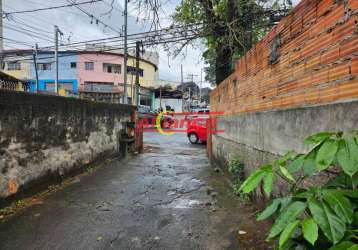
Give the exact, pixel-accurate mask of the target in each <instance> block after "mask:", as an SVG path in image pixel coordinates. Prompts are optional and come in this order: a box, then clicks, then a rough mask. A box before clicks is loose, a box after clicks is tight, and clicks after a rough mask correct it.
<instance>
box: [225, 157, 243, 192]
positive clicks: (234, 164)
mask: <svg viewBox="0 0 358 250" xmlns="http://www.w3.org/2000/svg"><path fill="white" fill-rule="evenodd" d="M244 168H245V165H244V163H243V161H242V160H241V158H240V156H239V155H234V156H233V157H231V159H230V161H229V165H228V170H229V173H230V174H231V175H232V177H233V179H234V183H233V185H232V186H233V190H234V193H235V194H236V195H240V194H241V192H240V187H241V184H242V182H243V181H244V176H245V173H244ZM242 196H243V195H242Z"/></svg>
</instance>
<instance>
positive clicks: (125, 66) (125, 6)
mask: <svg viewBox="0 0 358 250" xmlns="http://www.w3.org/2000/svg"><path fill="white" fill-rule="evenodd" d="M127 60H128V0H124V65H123V70H124V95H123V103H124V104H128V93H127V77H128V76H127V73H128V72H127ZM132 102H133V100H132Z"/></svg>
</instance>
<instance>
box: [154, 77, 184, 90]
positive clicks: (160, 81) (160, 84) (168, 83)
mask: <svg viewBox="0 0 358 250" xmlns="http://www.w3.org/2000/svg"><path fill="white" fill-rule="evenodd" d="M180 84H181V83H180V82H176V81H169V80H163V79H158V80H157V81H156V82H155V88H159V87H168V86H170V87H171V88H172V89H177V88H178V87H179V86H180Z"/></svg>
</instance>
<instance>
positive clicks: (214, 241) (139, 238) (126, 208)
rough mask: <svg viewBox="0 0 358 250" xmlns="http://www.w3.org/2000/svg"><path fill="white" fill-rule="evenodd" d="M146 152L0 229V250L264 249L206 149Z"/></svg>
mask: <svg viewBox="0 0 358 250" xmlns="http://www.w3.org/2000/svg"><path fill="white" fill-rule="evenodd" d="M145 145H146V147H145V152H144V154H141V155H137V156H135V157H133V158H132V159H131V160H129V161H127V162H124V161H119V160H113V161H111V162H110V163H108V164H106V166H103V167H101V168H99V169H98V170H97V171H95V172H93V173H91V174H88V175H85V176H81V177H80V178H78V180H77V181H76V182H75V183H73V184H72V185H70V186H67V187H66V188H64V189H63V190H60V191H58V192H55V193H53V194H51V195H50V196H49V197H47V198H45V199H44V200H42V201H41V202H38V203H37V204H34V205H33V206H31V207H29V208H27V209H26V210H24V211H22V212H21V213H19V214H17V215H15V216H14V217H12V218H10V219H9V220H7V221H5V222H2V223H0V249H37V250H38V249H52V250H54V249H170V250H172V249H269V247H268V246H266V245H265V243H264V239H265V236H264V233H265V232H266V229H267V225H266V224H262V223H261V224H258V223H257V222H256V221H255V219H254V216H253V213H252V210H250V209H249V208H248V207H245V206H243V205H242V204H241V202H240V201H239V200H238V199H237V197H235V196H234V195H233V194H232V193H231V189H230V185H229V184H228V182H227V180H226V178H225V177H224V176H223V175H222V174H221V173H216V172H215V171H214V170H213V169H214V168H213V167H210V166H209V164H208V160H207V156H206V152H205V145H194V146H193V145H189V143H188V142H187V138H186V136H185V135H184V134H176V135H173V136H163V135H159V134H157V133H147V134H145ZM239 231H244V232H245V234H242V235H240V234H239Z"/></svg>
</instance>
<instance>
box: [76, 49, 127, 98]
mask: <svg viewBox="0 0 358 250" xmlns="http://www.w3.org/2000/svg"><path fill="white" fill-rule="evenodd" d="M123 64H124V60H123V56H122V55H119V54H114V53H107V52H98V53H97V52H81V53H79V55H78V59H77V65H76V67H77V79H78V90H79V92H99V93H116V94H120V93H123V82H124V76H123Z"/></svg>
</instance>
